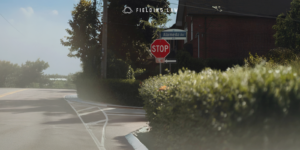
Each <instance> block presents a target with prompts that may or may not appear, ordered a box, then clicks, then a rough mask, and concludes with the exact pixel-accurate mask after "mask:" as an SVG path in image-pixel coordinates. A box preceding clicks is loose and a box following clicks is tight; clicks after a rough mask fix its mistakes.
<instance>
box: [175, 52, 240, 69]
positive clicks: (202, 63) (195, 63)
mask: <svg viewBox="0 0 300 150" xmlns="http://www.w3.org/2000/svg"><path fill="white" fill-rule="evenodd" d="M176 60H177V64H176V65H175V69H174V70H175V72H177V71H178V70H179V69H180V68H183V67H184V68H188V69H190V70H193V71H196V72H200V71H202V70H203V69H204V68H212V69H216V70H222V71H225V70H226V69H227V68H229V67H233V66H235V65H240V66H241V65H244V61H243V60H242V59H217V58H209V59H202V58H201V59H198V58H193V57H192V56H191V55H190V54H189V52H186V51H178V53H177V55H176Z"/></svg>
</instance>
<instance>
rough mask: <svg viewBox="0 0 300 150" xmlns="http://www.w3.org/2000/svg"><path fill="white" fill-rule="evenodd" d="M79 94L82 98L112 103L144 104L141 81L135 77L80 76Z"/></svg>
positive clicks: (78, 79) (76, 81) (77, 84)
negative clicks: (140, 87)
mask: <svg viewBox="0 0 300 150" xmlns="http://www.w3.org/2000/svg"><path fill="white" fill-rule="evenodd" d="M75 84H76V88H77V94H78V96H79V97H80V98H82V99H87V100H93V101H100V102H105V103H111V104H121V105H131V106H143V101H142V99H141V98H140V97H139V93H138V88H139V81H138V80H134V79H105V80H101V79H97V78H93V77H84V75H82V76H79V77H77V78H76V80H75Z"/></svg>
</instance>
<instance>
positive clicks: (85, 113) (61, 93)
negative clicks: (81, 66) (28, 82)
mask: <svg viewBox="0 0 300 150" xmlns="http://www.w3.org/2000/svg"><path fill="white" fill-rule="evenodd" d="M74 94H76V91H74V90H66V89H16V88H0V150H68V149H70V150H133V148H132V146H131V145H130V144H129V143H128V141H127V140H126V138H125V135H127V134H128V133H130V132H132V131H134V130H136V129H138V128H141V127H143V126H145V125H146V122H147V121H146V118H145V112H144V110H142V109H131V108H120V107H107V106H105V105H96V104H93V103H84V102H82V101H78V99H76V98H75V97H74Z"/></svg>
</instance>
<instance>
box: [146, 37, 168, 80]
mask: <svg viewBox="0 0 300 150" xmlns="http://www.w3.org/2000/svg"><path fill="white" fill-rule="evenodd" d="M150 48H151V53H152V55H153V56H154V57H155V58H156V63H160V64H159V72H160V74H161V63H164V62H165V57H166V56H167V55H168V54H169V53H170V44H169V43H168V42H167V41H166V40H164V39H157V40H155V41H154V42H153V43H152V44H151V47H150Z"/></svg>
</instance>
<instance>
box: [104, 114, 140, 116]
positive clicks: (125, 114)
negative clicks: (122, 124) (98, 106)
mask: <svg viewBox="0 0 300 150" xmlns="http://www.w3.org/2000/svg"><path fill="white" fill-rule="evenodd" d="M107 115H109V116H146V115H143V114H141V115H131V114H107Z"/></svg>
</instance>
